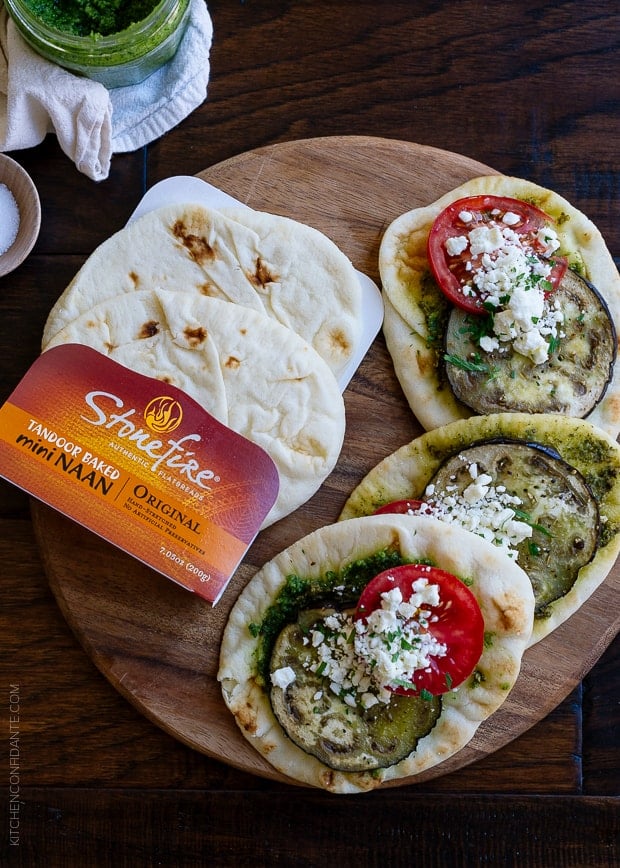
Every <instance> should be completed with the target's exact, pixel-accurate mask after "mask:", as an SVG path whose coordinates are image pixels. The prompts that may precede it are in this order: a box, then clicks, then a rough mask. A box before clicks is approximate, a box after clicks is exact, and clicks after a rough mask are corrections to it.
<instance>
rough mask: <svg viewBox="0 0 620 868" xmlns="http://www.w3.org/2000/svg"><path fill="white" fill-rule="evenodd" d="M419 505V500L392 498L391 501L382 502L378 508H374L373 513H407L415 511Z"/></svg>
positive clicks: (420, 502) (420, 503) (420, 504)
mask: <svg viewBox="0 0 620 868" xmlns="http://www.w3.org/2000/svg"><path fill="white" fill-rule="evenodd" d="M421 506H422V501H421V500H393V501H392V503H384V504H383V506H380V507H379V509H375V511H374V513H373V515H387V514H389V513H395V512H396V513H400V514H403V515H407V513H409V512H417V511H418V510H419V508H420V507H421Z"/></svg>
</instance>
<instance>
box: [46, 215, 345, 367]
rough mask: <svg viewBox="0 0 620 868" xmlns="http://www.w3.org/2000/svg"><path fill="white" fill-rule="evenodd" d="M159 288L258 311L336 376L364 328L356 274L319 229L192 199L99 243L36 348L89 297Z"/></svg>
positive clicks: (88, 303)
mask: <svg viewBox="0 0 620 868" xmlns="http://www.w3.org/2000/svg"><path fill="white" fill-rule="evenodd" d="M157 288H161V289H164V290H167V291H168V292H184V293H190V294H193V295H195V296H196V297H197V298H199V299H200V298H202V297H205V296H206V297H211V298H217V299H222V300H225V301H230V302H234V303H235V304H239V305H243V306H245V307H249V308H252V309H253V310H255V311H258V312H260V313H263V314H265V315H266V316H268V317H270V318H272V319H274V320H275V321H276V322H279V323H280V324H281V325H284V326H286V327H287V328H290V329H292V330H293V331H294V332H296V333H297V334H299V335H300V336H301V337H303V338H304V339H305V340H306V341H307V342H308V343H309V344H311V345H312V346H313V347H314V349H315V350H316V351H317V352H318V353H319V355H320V356H321V357H322V358H323V359H324V360H325V361H326V363H327V364H328V366H329V367H330V369H331V370H332V372H333V373H334V374H335V375H336V377H338V375H339V374H340V372H341V371H343V369H344V368H345V367H346V365H347V363H348V361H349V360H350V358H351V357H352V355H353V354H354V352H355V349H356V347H357V346H358V345H359V341H360V339H361V336H362V290H361V286H360V282H359V280H358V277H357V274H356V272H355V269H354V268H353V265H352V264H351V262H350V261H349V259H347V257H346V256H345V255H344V253H342V251H340V250H339V248H338V247H337V246H336V245H335V244H334V243H333V242H332V241H331V240H330V239H329V238H327V236H325V235H323V234H322V233H321V232H319V231H318V230H316V229H313V228H312V227H310V226H306V225H305V224H302V223H299V222H297V221H294V220H290V219H288V218H286V217H280V216H276V215H273V214H267V213H265V212H259V211H252V210H250V209H249V208H248V209H245V208H240V209H238V210H236V211H235V212H234V219H232V218H230V217H227V216H225V215H224V214H223V213H221V212H219V211H215V210H213V209H208V208H206V207H205V206H203V205H198V204H191V203H190V204H174V205H168V206H165V207H163V208H159V209H156V210H154V211H152V212H150V213H148V214H145V215H144V216H142V217H140V218H138V219H137V220H135V221H134V222H132V223H130V224H129V225H128V226H126V227H125V228H123V229H121V230H120V231H119V232H117V233H116V234H114V235H112V236H111V237H110V238H108V239H107V240H106V241H104V242H103V243H102V244H101V245H100V246H99V247H98V248H97V249H96V250H95V251H94V252H93V253H92V254H91V256H89V258H88V259H87V260H86V262H85V263H84V265H83V266H82V268H81V269H80V270H79V272H78V273H77V274H76V276H75V277H74V279H73V280H72V281H71V283H70V284H69V286H68V287H67V288H66V289H65V291H64V292H63V294H62V295H61V296H60V298H59V299H58V301H57V302H56V304H55V305H54V307H53V308H52V310H51V311H50V314H49V316H48V319H47V322H46V325H45V329H44V333H43V348H44V349H45V347H46V346H47V345H48V344H49V343H50V341H51V340H52V338H53V337H54V336H55V335H56V334H57V333H58V332H59V331H60V330H61V329H63V328H65V327H66V326H67V325H68V324H69V323H70V322H71V321H72V320H75V319H77V318H78V317H80V316H82V315H83V314H86V313H87V312H88V311H89V310H90V308H92V307H93V306H94V305H96V304H99V303H100V302H103V301H107V300H109V299H112V298H120V297H122V296H123V295H125V294H131V293H133V292H136V291H140V290H153V289H157Z"/></svg>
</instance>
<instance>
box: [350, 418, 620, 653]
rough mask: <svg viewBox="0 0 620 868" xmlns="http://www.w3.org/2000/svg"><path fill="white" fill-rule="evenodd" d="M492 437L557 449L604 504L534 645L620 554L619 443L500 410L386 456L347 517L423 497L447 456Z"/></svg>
mask: <svg viewBox="0 0 620 868" xmlns="http://www.w3.org/2000/svg"><path fill="white" fill-rule="evenodd" d="M493 440H507V441H514V442H517V441H519V442H525V443H536V444H540V445H542V446H543V447H545V448H547V449H551V450H553V451H554V452H555V453H557V454H558V455H559V456H560V457H561V458H562V459H563V460H564V461H565V462H566V463H567V464H568V465H570V466H571V467H574V468H575V469H576V470H577V471H579V473H580V474H581V476H582V477H583V479H584V481H585V483H586V484H587V485H588V487H589V489H590V491H591V493H592V495H593V496H594V499H595V500H596V502H597V503H598V510H599V514H600V535H599V542H598V548H597V549H596V553H595V555H594V557H593V558H592V560H591V561H590V562H589V563H587V564H586V565H585V566H582V567H581V569H580V570H579V572H578V576H577V579H576V581H575V582H574V584H573V585H572V587H571V588H570V590H569V591H568V592H567V593H566V594H565V595H564V596H561V597H560V598H559V599H557V600H555V601H554V602H553V603H551V604H550V605H549V606H546V607H545V611H544V614H543V615H541V617H537V618H535V620H534V627H533V630H532V638H531V642H530V644H534V643H535V642H538V641H539V640H540V639H542V638H543V637H544V636H547V635H548V634H549V633H550V632H551V631H552V630H554V629H555V628H556V627H558V626H559V625H560V624H561V623H563V622H564V621H565V620H566V619H567V618H569V617H570V616H571V615H572V614H573V613H574V612H576V611H577V610H578V609H579V608H580V606H581V605H582V604H583V603H584V602H585V600H587V599H588V597H589V596H590V595H591V594H592V593H593V592H594V591H595V589H596V588H597V587H598V586H599V585H600V584H601V583H602V582H603V581H604V580H605V577H606V576H607V574H608V573H609V571H610V570H611V568H612V567H613V565H614V563H615V562H616V559H617V557H618V554H619V553H620V446H618V444H617V443H616V441H615V440H613V439H612V438H611V437H610V436H609V435H608V434H607V433H606V432H604V431H603V430H602V429H600V428H597V427H595V426H593V425H592V424H591V423H590V422H588V421H585V420H581V419H572V418H568V417H564V416H559V415H557V416H556V415H548V414H532V415H530V414H525V413H498V414H492V415H488V416H472V417H471V418H469V419H464V420H459V421H457V422H452V423H450V424H447V425H444V426H442V427H440V428H436V429H434V430H433V431H429V432H426V433H425V434H423V435H422V436H421V437H418V438H416V439H415V440H412V441H411V442H410V443H408V444H406V445H404V446H402V447H401V448H400V449H398V450H397V451H396V452H394V453H392V454H391V455H389V456H387V457H386V458H385V459H383V461H381V462H380V463H379V464H378V465H377V466H376V467H374V468H373V469H372V470H371V471H370V472H369V473H368V474H367V475H366V476H365V478H364V479H363V480H362V481H361V482H360V484H359V485H358V486H357V487H356V488H355V490H354V491H353V492H352V493H351V495H350V497H349V499H348V500H347V502H346V504H345V506H344V509H343V511H342V513H341V516H340V517H341V519H350V518H352V517H355V516H360V515H368V514H370V513H372V512H374V511H375V510H376V509H378V508H379V507H381V506H383V505H385V504H388V503H391V502H393V501H398V500H407V499H412V498H413V499H421V498H422V496H423V495H424V492H425V489H426V486H427V485H428V484H429V482H430V480H431V479H432V477H433V476H434V475H435V474H436V472H437V470H438V469H439V468H440V467H441V465H442V464H443V463H444V462H445V461H446V460H447V459H448V458H451V457H452V456H455V455H458V454H459V452H460V451H461V450H464V449H466V448H467V447H469V446H472V445H474V444H477V443H480V442H484V441H493ZM468 532H469V531H468ZM470 533H471V532H470ZM471 535H472V536H474V534H473V533H472V534H471Z"/></svg>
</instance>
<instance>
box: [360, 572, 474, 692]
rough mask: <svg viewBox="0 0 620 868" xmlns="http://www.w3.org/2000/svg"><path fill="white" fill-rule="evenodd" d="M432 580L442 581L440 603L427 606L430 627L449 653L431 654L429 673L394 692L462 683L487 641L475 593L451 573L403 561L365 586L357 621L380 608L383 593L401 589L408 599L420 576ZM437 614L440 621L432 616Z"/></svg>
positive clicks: (447, 687) (431, 689) (418, 674)
mask: <svg viewBox="0 0 620 868" xmlns="http://www.w3.org/2000/svg"><path fill="white" fill-rule="evenodd" d="M420 578H423V579H428V581H429V582H430V583H431V584H436V585H439V605H438V606H433V607H429V609H430V611H431V618H430V619H429V627H428V629H429V631H430V632H431V633H432V635H433V636H434V637H435V638H436V639H437V640H438V641H439V642H441V643H443V644H445V645H446V646H447V652H446V654H445V656H437V657H431V666H430V667H429V671H427V670H418V671H417V672H416V673H415V675H414V678H413V681H412V687H411V689H408V688H405V687H402V688H401V687H399V688H394V692H395V693H402V694H405V695H408V694H416V693H419V692H420V691H421V690H427V691H428V692H429V693H432V694H433V695H435V696H437V695H439V694H441V693H447V692H448V691H449V690H451V689H452V688H454V687H458V685H459V684H462V683H463V681H465V679H466V678H467V677H468V676H469V675H471V673H472V672H473V670H474V667H475V665H476V663H477V662H478V660H479V659H480V655H481V654H482V648H483V642H484V618H483V617H482V612H481V611H480V606H479V605H478V601H477V599H476V597H475V596H474V594H473V593H472V592H471V591H470V590H469V588H468V587H467V586H466V585H464V584H463V582H462V581H461V580H460V579H458V578H457V577H456V576H454V575H452V573H447V572H445V570H440V569H438V568H437V567H429V566H426V565H424V564H405V565H403V566H400V567H395V568H394V569H391V570H385V571H384V572H382V573H379V574H378V575H377V576H375V577H374V579H372V580H371V581H370V582H369V583H368V584H367V585H366V587H365V588H364V590H363V591H362V594H361V596H360V599H359V602H358V604H357V609H356V611H355V619H356V620H358V619H360V618H361V619H364V620H366V619H367V618H368V615H369V614H370V613H371V612H373V611H374V610H375V609H379V608H381V594H383V593H385V592H386V591H391V590H393V589H394V588H395V587H397V588H399V589H400V591H401V593H402V595H403V599H404V600H408V599H409V597H410V596H411V593H412V585H413V583H414V582H415V581H416V580H417V579H420ZM433 616H435V617H436V620H433Z"/></svg>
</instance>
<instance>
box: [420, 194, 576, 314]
mask: <svg viewBox="0 0 620 868" xmlns="http://www.w3.org/2000/svg"><path fill="white" fill-rule="evenodd" d="M463 211H467V212H469V213H470V214H472V215H473V220H471V221H469V222H467V223H465V222H464V221H463V220H461V218H460V216H459V215H460V214H461V213H462V212H463ZM507 212H511V213H512V214H517V215H518V216H519V217H520V218H521V219H520V221H519V222H518V223H516V224H515V225H513V226H511V227H510V228H511V229H513V230H514V231H515V232H516V233H517V234H518V235H520V236H521V238H522V241H523V243H524V245H527V246H530V247H531V248H532V249H533V250H534V251H536V250H541V245H540V242H538V240H537V239H536V233H537V232H538V230H539V229H541V228H542V227H543V226H549V225H550V224H552V223H553V222H554V221H553V218H552V217H549V215H548V214H545V212H544V211H541V209H540V208H537V207H536V206H535V205H530V204H529V203H528V202H522V201H521V200H520V199H511V198H509V197H507V196H469V197H467V198H465V199H457V200H456V201H455V202H452V203H451V204H450V205H448V207H447V208H444V210H443V211H442V212H441V213H440V214H439V215H438V216H437V217H436V219H435V221H434V223H433V225H432V227H431V230H430V232H429V236H428V242H427V255H428V261H429V264H430V267H431V271H432V272H433V275H434V277H435V280H436V281H437V283H438V285H439V287H440V289H441V290H442V292H443V293H444V295H446V297H447V298H448V299H449V300H450V301H451V302H452V303H453V304H455V305H457V306H458V307H460V308H463V309H464V310H467V311H469V312H470V313H485V312H486V311H485V310H484V308H483V304H484V299H483V298H481V297H480V295H479V294H477V293H476V291H475V289H474V293H475V294H471V292H472V291H471V289H470V287H469V286H468V283H469V281H470V280H471V271H468V270H467V264H468V262H469V261H470V260H471V256H470V254H469V252H468V250H465V251H463V253H461V254H458V255H455V256H451V255H449V254H448V253H447V251H446V247H445V245H446V241H447V240H448V239H449V238H453V237H457V236H461V235H465V234H466V233H467V232H469V231H471V229H473V228H474V227H475V226H480V225H482V224H484V223H489V222H492V221H498V222H499V221H500V220H501V218H502V216H503V215H504V214H506V213H507ZM541 255H542V254H541ZM553 263H554V264H553V267H552V270H551V274H550V276H549V282H550V283H551V286H552V288H553V289H555V288H556V287H557V286H558V284H559V283H560V281H561V280H562V278H563V277H564V273H565V271H566V268H567V262H566V260H565V259H564V258H563V257H557V256H556V257H554V258H553ZM466 286H467V289H468V292H467V293H466V292H465V287H466Z"/></svg>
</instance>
